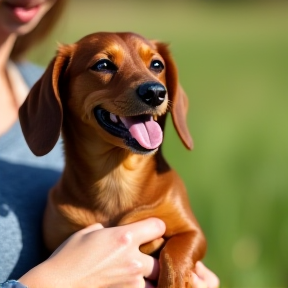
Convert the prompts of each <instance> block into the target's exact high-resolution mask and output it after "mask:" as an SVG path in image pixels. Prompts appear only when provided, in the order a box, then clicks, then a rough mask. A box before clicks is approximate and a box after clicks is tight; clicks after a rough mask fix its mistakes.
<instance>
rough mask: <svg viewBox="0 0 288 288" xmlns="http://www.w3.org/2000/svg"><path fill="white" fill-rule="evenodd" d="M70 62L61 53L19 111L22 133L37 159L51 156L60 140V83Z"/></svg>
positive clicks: (51, 63) (61, 113)
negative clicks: (49, 154) (46, 155)
mask: <svg viewBox="0 0 288 288" xmlns="http://www.w3.org/2000/svg"><path fill="white" fill-rule="evenodd" d="M68 61H69V58H68V56H65V55H64V54H61V53H60V52H59V53H58V55H57V56H56V57H55V58H54V59H53V60H52V61H51V62H50V64H49V66H48V67H47V69H46V71H45V72H44V74H43V76H42V77H41V78H40V79H39V80H38V81H37V82H36V84H35V85H34V86H33V87H32V89H31V90H30V92H29V94H28V96H27V98H26V100H25V102H24V103H23V105H22V106H21V107H20V110H19V118H20V123H21V128H22V132H23V134H24V137H25V139H26V142H27V144H28V146H29V148H30V149H31V151H32V152H33V153H34V154H35V155H36V156H43V155H45V154H47V153H48V152H50V151H51V150H52V148H53V147H54V146H55V144H56V142H57V140H58V138H59V135H60V131H61V126H62V119H63V108H62V103H61V99H60V93H59V80H60V76H61V74H62V73H63V72H64V70H65V69H66V66H67V63H68Z"/></svg>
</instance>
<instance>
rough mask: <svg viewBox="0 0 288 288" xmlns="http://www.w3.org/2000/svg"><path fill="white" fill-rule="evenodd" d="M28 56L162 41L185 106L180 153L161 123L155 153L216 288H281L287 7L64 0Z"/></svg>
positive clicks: (286, 217)
mask: <svg viewBox="0 0 288 288" xmlns="http://www.w3.org/2000/svg"><path fill="white" fill-rule="evenodd" d="M62 18H63V19H62V20H61V22H60V23H59V25H58V28H57V29H56V31H55V32H54V34H53V35H52V36H51V37H50V38H49V40H47V41H45V42H43V43H41V44H40V45H39V46H38V47H37V49H34V50H33V51H32V52H31V53H30V55H29V58H30V59H31V60H33V61H35V62H36V63H39V64H41V65H44V66H45V65H47V63H48V61H49V60H50V58H51V57H52V56H53V55H54V53H55V49H56V46H57V44H56V42H60V43H72V42H74V41H76V40H78V39H79V38H81V37H82V36H84V35H85V34H88V33H92V32H95V31H133V32H137V33H140V34H142V35H143V36H146V37H147V38H151V39H158V40H161V41H164V42H168V43H170V48H171V51H172V53H173V55H174V59H175V60H176V62H177V65H178V69H179V74H180V80H181V83H182V86H183V87H184V89H185V91H186V92H187V95H188V96H189V99H190V110H189V117H188V122H189V127H190V131H191V134H192V135H193V138H194V142H195V148H194V151H192V152H189V151H187V150H185V148H184V147H183V146H182V144H181V142H180V140H179V139H178V138H177V135H176V133H175V131H174V130H173V125H172V122H171V120H170V119H169V121H168V124H167V127H166V131H165V142H164V153H165V155H166V158H167V159H168V161H169V162H170V164H171V165H172V166H173V167H174V168H175V169H176V170H177V171H178V172H179V174H180V175H181V177H182V178H183V179H184V181H185V183H186V186H187V188H188V191H189V197H190V202H191V205H192V207H193V210H194V211H195V214H196V216H197V218H198V220H199V222H200V224H201V226H202V227H203V230H204V232H205V234H206V236H207V239H208V244H209V246H208V252H207V256H206V257H205V259H204V262H205V263H206V264H207V265H208V266H209V267H210V268H211V269H212V270H213V271H215V272H216V273H217V275H218V276H219V277H220V279H221V287H223V288H225V287H227V288H228V287H229V288H230V287H231V288H232V287H243V288H244V287H247V288H248V287H263V288H264V287H273V288H276V287H278V288H282V287H283V288H284V287H288V152H287V148H288V111H287V110H288V109H287V108H288V97H287V96H288V3H287V1H285V2H280V1H273V0H272V1H258V2H254V1H246V2H245V1H244V2H243V1H242V2H238V1H224V2H219V1H198V2H195V1H164V0H162V1H161V0H158V1H157V0H154V1H152V0H151V1H148V0H146V1H144V0H137V1H132V0H130V1H119V0H114V1H112V0H106V1H97V0H95V1H93V0H90V1H88V0H86V1H85V0H82V1H79V0H74V1H73V0H70V1H69V3H68V7H67V10H66V13H65V15H64V16H63V17H62Z"/></svg>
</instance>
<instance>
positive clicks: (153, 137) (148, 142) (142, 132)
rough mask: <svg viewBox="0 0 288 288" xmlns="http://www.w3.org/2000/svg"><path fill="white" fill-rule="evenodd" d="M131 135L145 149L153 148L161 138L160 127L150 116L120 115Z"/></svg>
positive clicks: (159, 142) (160, 141)
mask: <svg viewBox="0 0 288 288" xmlns="http://www.w3.org/2000/svg"><path fill="white" fill-rule="evenodd" d="M120 119H121V121H122V123H123V124H124V125H125V127H126V128H127V129H129V132H130V133H131V135H132V137H133V138H135V139H136V140H137V142H138V143H139V144H140V145H141V146H142V147H144V148H146V149H155V148H157V147H159V146H160V144H161V143H162V140H163V133H162V129H161V127H160V126H159V124H158V123H157V122H155V121H154V120H153V118H152V116H147V118H142V117H120Z"/></svg>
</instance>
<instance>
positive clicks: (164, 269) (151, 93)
mask: <svg viewBox="0 0 288 288" xmlns="http://www.w3.org/2000/svg"><path fill="white" fill-rule="evenodd" d="M187 106H188V102H187V97H186V95H185V93H184V91H183V90H182V88H181V86H180V85H179V83H178V76H177V70H176V67H175V64H174V62H173V60H172V58H171V56H170V53H169V51H168V49H167V45H165V44H163V43H159V42H156V41H148V40H146V39H144V38H143V37H141V36H139V35H136V34H133V33H95V34H91V35H88V36H86V37H84V38H83V39H81V40H80V41H78V42H77V43H75V44H73V45H67V46H61V47H60V48H59V50H58V53H57V55H56V57H55V58H54V59H53V60H52V62H51V63H50V65H49V66H48V68H47V70H46V72H45V73H44V75H43V76H42V78H41V79H40V80H39V81H38V82H37V83H36V84H35V86H34V87H33V88H32V90H31V92H30V94H29V95H28V98H27V99H26V101H25V103H24V104H23V106H22V107H21V109H20V121H21V125H22V130H23V133H24V136H25V138H26V141H27V143H28V145H29V147H30V149H31V150H32V151H33V152H34V154H36V155H38V156H41V155H44V154H46V153H48V152H49V151H50V150H51V149H52V148H53V147H54V145H55V143H56V142H57V140H58V138H59V135H60V131H61V129H62V136H63V139H64V150H65V158H66V165H65V169H64V172H63V175H62V178H61V179H60V181H59V182H58V183H57V185H56V186H55V187H53V188H52V190H51V191H50V194H49V201H48V206H47V209H46V214H45V220H44V237H45V241H46V244H47V246H48V248H49V249H51V250H54V249H55V248H56V247H58V246H59V244H61V243H62V242H63V241H64V240H65V239H66V238H67V237H69V236H70V235H71V234H72V233H74V232H75V231H77V230H79V229H81V228H84V227H86V226H88V225H90V224H93V223H95V222H100V223H102V224H103V225H104V226H105V227H109V226H116V225H124V224H127V223H131V222H135V221H138V220H141V219H144V218H147V217H151V216H153V217H158V218H161V219H162V220H163V221H164V222H165V223H166V232H165V235H164V237H163V239H160V240H159V239H158V240H155V241H153V242H151V243H147V244H145V245H143V246H141V250H142V251H144V252H145V253H153V252H155V251H156V250H157V249H159V248H160V246H161V252H160V256H159V261H160V276H159V282H158V287H161V288H164V287H165V288H168V287H169V288H170V287H173V288H184V287H187V286H186V285H187V283H186V282H187V279H188V278H189V276H190V275H191V271H192V269H193V267H194V264H195V262H196V261H198V260H200V259H201V258H202V257H203V255H204V253H205V248H206V242H205V238H204V236H203V233H202V231H201V229H200V227H199V225H198V223H197V221H196V219H195V217H194V216H193V213H192V211H191V210H190V207H189V201H188V197H187V194H186V190H185V187H184V185H183V183H182V181H181V179H180V178H179V176H178V175H177V174H176V172H175V171H173V170H172V169H171V168H170V167H169V166H168V164H167V162H166V161H165V159H164V158H163V156H162V154H161V149H160V148H161V143H162V138H163V137H162V131H163V129H164V124H165V118H166V112H167V111H168V110H171V114H172V118H173V123H174V127H175V129H176V130H177V132H178V134H179V136H180V138H181V140H182V142H183V143H184V145H185V146H186V147H187V148H188V149H191V148H192V139H191V137H190V134H189V131H188V128H187V125H186V113H187V108H188V107H187ZM163 241H165V244H164V245H163Z"/></svg>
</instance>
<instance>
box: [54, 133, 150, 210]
mask: <svg viewBox="0 0 288 288" xmlns="http://www.w3.org/2000/svg"><path fill="white" fill-rule="evenodd" d="M66 135H69V139H68V138H67V136H66ZM71 135H72V136H71ZM86 135H87V134H86ZM63 138H64V140H65V141H64V143H65V144H64V149H65V157H66V165H65V169H64V173H63V175H62V179H61V181H60V182H59V185H60V186H61V187H60V190H62V191H65V195H68V197H71V198H73V200H72V201H73V202H77V203H78V204H79V205H80V206H84V207H86V206H87V207H88V208H89V209H91V210H92V209H93V210H95V209H96V210H97V209H100V210H103V211H106V210H108V211H123V212H124V211H127V210H129V209H130V208H132V207H135V204H137V202H138V201H140V199H139V198H140V197H143V190H146V189H147V190H148V187H147V184H148V183H149V179H151V177H153V176H154V177H155V160H154V156H153V155H150V156H145V155H138V154H134V153H132V152H131V151H129V150H127V149H123V148H119V147H115V146H114V145H112V144H109V143H107V142H105V141H104V140H103V139H102V138H101V137H99V136H98V135H94V136H91V138H89V139H87V138H84V137H81V135H78V134H77V135H76V134H75V133H71V131H69V133H67V134H65V131H64V133H63ZM76 140H77V141H76ZM147 193H149V191H147ZM142 202H143V199H142ZM111 206H112V207H111Z"/></svg>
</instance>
